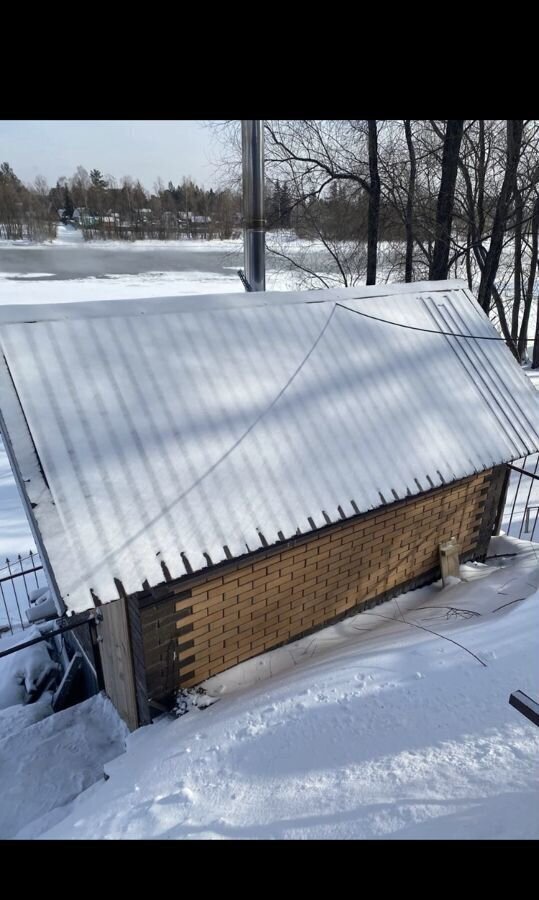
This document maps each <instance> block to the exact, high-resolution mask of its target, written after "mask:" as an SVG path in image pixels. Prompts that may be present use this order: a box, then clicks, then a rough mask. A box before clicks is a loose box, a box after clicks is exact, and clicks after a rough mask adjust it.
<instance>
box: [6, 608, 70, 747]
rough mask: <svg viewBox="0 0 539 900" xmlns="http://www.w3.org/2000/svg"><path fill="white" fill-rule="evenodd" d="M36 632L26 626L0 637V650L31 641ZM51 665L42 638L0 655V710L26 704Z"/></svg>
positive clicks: (52, 666)
mask: <svg viewBox="0 0 539 900" xmlns="http://www.w3.org/2000/svg"><path fill="white" fill-rule="evenodd" d="M40 635H41V632H40V631H39V629H38V628H36V627H35V626H33V627H31V628H26V629H25V630H24V631H20V632H18V633H17V634H14V635H13V636H10V637H3V638H2V640H1V641H0V650H7V649H8V648H9V647H14V646H16V645H17V644H20V643H23V642H24V641H31V640H32V639H33V638H36V637H40ZM55 668H56V664H55V663H54V662H53V661H52V659H51V657H50V655H49V652H48V650H47V645H46V643H45V641H42V642H41V643H39V644H34V645H33V646H32V647H25V648H24V649H22V650H17V652H16V653H11V654H10V655H9V656H3V657H0V710H2V709H7V708H8V707H10V706H15V705H16V704H19V703H27V702H28V699H29V696H31V695H32V693H33V692H34V691H35V689H36V687H37V685H38V684H39V683H40V682H42V681H43V679H45V678H46V677H47V674H48V673H52V672H53V671H54V669H55ZM0 735H1V732H0Z"/></svg>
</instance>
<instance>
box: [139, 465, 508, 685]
mask: <svg viewBox="0 0 539 900" xmlns="http://www.w3.org/2000/svg"><path fill="white" fill-rule="evenodd" d="M502 468H503V467H502ZM502 475H503V473H502ZM499 484H501V481H500V470H499V469H498V468H497V469H494V470H489V471H487V472H484V473H482V474H480V475H477V476H473V477H471V478H467V479H464V480H462V481H459V482H456V483H455V484H454V485H452V486H449V487H447V488H441V489H437V490H433V491H432V492H430V493H428V494H423V495H421V496H420V497H416V498H414V499H410V500H409V501H404V502H401V503H395V504H392V505H391V506H390V507H386V508H385V509H381V510H378V511H375V512H373V513H370V514H366V515H362V516H358V517H357V518H356V519H354V520H353V521H348V522H343V523H342V524H338V525H335V526H329V527H328V528H327V529H324V530H323V531H321V532H319V533H318V534H317V535H315V536H312V537H308V536H306V537H305V538H304V539H300V540H298V541H295V542H294V545H293V546H285V547H282V548H281V549H279V548H273V549H272V550H268V551H266V552H265V553H263V554H262V555H257V557H256V558H254V559H253V558H251V559H246V560H244V561H240V562H238V563H230V564H227V565H226V566H225V567H224V568H220V569H218V570H214V574H213V576H211V575H210V576H209V577H208V576H204V574H202V575H199V576H198V577H196V578H193V579H190V580H189V579H183V580H182V581H181V582H179V583H177V584H176V586H175V587H174V586H172V585H171V586H170V587H168V586H167V587H166V588H165V591H166V593H165V596H164V598H163V599H160V600H156V601H155V602H152V601H151V598H150V601H149V602H148V599H146V601H145V603H144V604H142V607H143V608H142V609H141V624H142V635H143V644H144V657H145V662H146V680H147V688H148V693H149V697H150V698H152V697H153V698H155V699H158V698H160V697H164V696H170V695H171V694H173V692H174V691H175V690H177V689H178V688H179V687H190V686H193V685H197V684H199V683H200V682H201V681H203V680H204V679H206V678H208V677H209V676H211V675H216V674H218V673H219V672H222V671H224V670H225V669H228V668H230V667H231V666H234V665H236V664H237V663H239V662H242V661H243V660H246V659H249V658H250V657H252V656H256V655H257V654H258V653H262V652H264V651H266V650H270V649H272V648H274V647H276V646H279V645H281V644H283V643H286V642H288V641H290V640H293V639H296V638H297V637H298V636H300V635H302V634H305V633H307V632H309V631H311V630H314V629H316V628H319V627H322V626H323V625H324V624H326V623H327V622H329V621H332V620H335V619H336V618H338V617H343V616H345V615H347V614H349V613H350V612H351V611H354V610H358V609H360V608H361V606H362V605H363V604H366V603H369V605H371V601H373V600H375V599H376V598H380V597H384V595H388V594H390V593H391V592H393V593H396V592H398V588H399V586H401V585H411V584H412V583H415V582H416V581H417V579H418V578H419V579H421V577H422V576H425V575H428V574H429V573H430V574H431V576H432V577H434V576H437V577H439V576H438V573H439V557H438V545H439V544H440V542H441V541H446V540H449V539H450V538H451V537H453V536H454V537H456V538H457V541H458V543H459V546H460V553H461V558H462V557H466V558H470V557H471V556H474V557H475V558H477V557H478V556H481V554H483V553H484V552H486V546H487V543H486V542H485V540H484V535H485V534H488V533H489V528H490V533H492V522H491V523H490V525H488V523H487V525H485V523H484V521H483V520H484V512H485V504H486V501H487V497H488V499H489V502H488V512H489V517H490V518H492V521H494V514H495V503H494V500H493V499H492V498H493V493H494V487H496V488H497V485H499ZM494 499H495V498H494ZM423 581H424V582H425V581H426V579H425V578H424V577H423Z"/></svg>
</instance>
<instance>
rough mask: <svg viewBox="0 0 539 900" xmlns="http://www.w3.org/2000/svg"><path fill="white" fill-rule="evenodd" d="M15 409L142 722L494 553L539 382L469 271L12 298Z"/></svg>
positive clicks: (50, 528) (529, 439) (63, 559)
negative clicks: (452, 557) (310, 284)
mask: <svg viewBox="0 0 539 900" xmlns="http://www.w3.org/2000/svg"><path fill="white" fill-rule="evenodd" d="M0 345H1V351H2V353H1V362H2V365H1V367H0V409H1V411H2V430H3V432H4V436H5V439H6V446H7V447H8V449H9V452H10V455H11V459H12V462H13V465H14V469H15V471H16V473H17V479H18V482H19V487H20V489H21V491H22V493H23V496H24V497H25V498H26V505H27V509H28V512H29V516H30V518H31V520H32V523H33V527H34V532H35V534H36V540H38V543H39V545H40V550H41V553H42V556H43V558H44V559H45V561H46V565H47V571H48V577H49V583H50V585H51V587H52V589H53V591H54V593H55V595H56V598H57V603H58V608H59V611H60V610H67V611H68V612H69V613H72V614H81V613H84V612H85V611H88V610H95V614H96V615H97V616H98V618H99V619H100V620H101V621H100V625H99V629H100V633H101V638H102V641H101V644H100V647H101V658H102V664H103V671H104V682H105V688H106V690H107V693H108V694H109V696H110V697H111V698H112V700H113V702H114V703H115V704H116V706H117V708H118V709H119V711H120V713H121V714H122V715H123V716H124V718H125V720H126V721H127V722H128V724H129V725H130V727H131V728H135V727H136V726H137V725H139V724H144V723H146V722H149V721H150V719H151V716H152V714H153V712H154V711H155V710H156V709H162V708H163V705H167V704H169V703H170V702H171V701H172V698H173V697H174V694H175V692H176V691H177V690H178V689H179V688H182V687H191V686H195V685H198V684H200V683H201V682H203V681H204V680H205V679H206V678H208V677H209V676H212V675H216V674H218V673H220V672H222V671H224V670H225V669H227V668H228V667H230V666H234V665H236V664H237V663H239V662H241V661H243V660H246V659H249V658H250V657H253V656H255V655H256V654H258V653H262V652H263V651H267V650H271V649H272V648H274V647H276V646H279V645H281V644H284V643H286V642H288V641H291V640H294V639H296V638H298V637H300V636H302V635H305V634H308V633H310V632H312V631H314V630H316V629H318V628H321V627H323V626H324V625H327V624H328V623H333V622H335V621H338V620H339V619H340V618H342V617H343V616H347V615H350V614H352V613H356V612H358V611H360V610H362V609H365V608H366V607H368V606H372V605H373V604H376V603H380V602H382V601H383V600H386V599H387V598H389V597H391V596H393V595H394V594H396V593H399V592H402V591H404V590H409V589H411V588H414V587H417V586H419V585H422V584H426V583H428V582H430V581H432V580H433V579H436V578H438V577H439V575H440V552H439V551H440V544H443V543H444V542H447V541H449V540H450V539H451V538H455V539H456V541H457V543H458V546H459V549H460V558H461V560H470V559H474V560H481V559H484V557H485V554H486V552H487V547H488V544H489V539H490V536H491V534H492V533H493V530H495V527H496V521H497V516H498V512H499V509H500V508H501V501H502V498H503V492H504V486H505V484H506V480H507V475H508V469H507V465H506V464H507V463H509V462H510V461H512V460H515V459H518V458H520V457H522V456H524V455H526V454H528V453H531V452H534V451H537V450H539V396H538V395H537V393H536V392H535V391H534V390H533V388H532V387H531V385H530V384H529V383H528V380H527V379H526V377H525V376H524V374H523V373H522V371H521V370H520V367H519V366H518V365H517V363H516V362H515V360H514V359H513V357H512V356H511V354H510V352H509V351H508V349H507V348H506V347H505V345H504V342H503V341H502V340H500V339H499V336H498V335H497V332H496V331H495V329H494V327H493V326H492V325H491V324H490V323H489V321H488V319H487V317H486V316H485V315H484V313H483V312H482V310H481V309H480V307H479V306H478V304H477V303H476V301H475V300H474V298H473V297H472V295H471V294H470V292H469V291H468V289H467V287H466V286H465V284H464V283H463V282H440V283H418V284H406V285H395V284H389V285H383V286H376V287H369V288H348V289H339V290H324V291H306V292H301V293H277V292H275V293H271V292H267V293H249V294H246V293H242V294H229V295H223V296H221V297H218V296H196V297H193V298H189V297H179V298H167V299H152V300H151V301H139V300H133V301H132V302H125V301H103V302H96V303H73V304H69V303H68V304H58V305H54V304H52V305H50V306H48V305H39V306H32V307H30V308H25V307H21V306H20V305H17V306H12V307H10V306H5V307H0Z"/></svg>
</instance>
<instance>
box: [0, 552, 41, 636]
mask: <svg viewBox="0 0 539 900" xmlns="http://www.w3.org/2000/svg"><path fill="white" fill-rule="evenodd" d="M45 587H47V580H46V578H45V573H44V571H43V566H42V564H41V559H40V556H39V554H38V553H33V552H32V550H30V552H29V553H28V556H21V555H20V554H19V556H17V557H16V558H15V559H6V561H5V565H4V566H2V567H0V637H1V636H2V634H6V633H8V632H9V633H10V634H14V632H15V631H19V630H20V629H25V628H28V627H29V625H30V623H29V622H28V621H27V620H26V618H25V615H24V613H25V610H26V609H28V608H29V607H30V597H31V594H32V592H33V591H35V590H37V589H38V588H45Z"/></svg>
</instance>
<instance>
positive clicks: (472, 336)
mask: <svg viewBox="0 0 539 900" xmlns="http://www.w3.org/2000/svg"><path fill="white" fill-rule="evenodd" d="M353 299H354V300H360V299H361V298H360V297H354V298H353ZM335 306H339V307H340V308H341V309H346V310H348V312H351V313H355V314H356V315H357V316H363V317H364V318H365V319H373V320H374V321H375V322H383V323H384V325H396V326H397V327H398V328H407V329H409V330H410V331H424V332H425V333H426V334H443V335H445V336H446V337H456V338H467V339H468V340H474V341H503V342H504V344H505V343H507V342H506V340H505V338H504V337H494V336H490V335H485V334H462V333H461V332H458V331H438V330H437V329H435V328H420V327H419V326H418V325H405V324H404V322H392V321H391V320H390V319H381V318H380V317H379V316H371V315H370V314H369V313H366V312H360V311H359V309H351V308H350V307H349V306H344V305H343V304H342V303H336V304H335Z"/></svg>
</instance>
